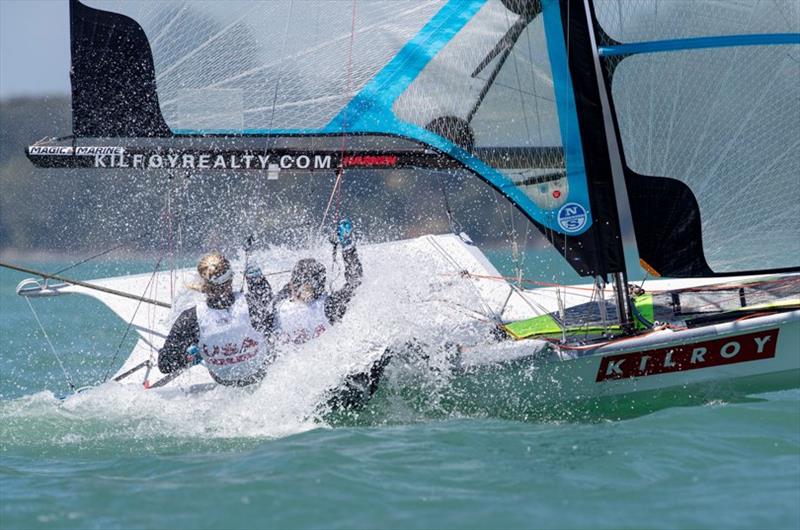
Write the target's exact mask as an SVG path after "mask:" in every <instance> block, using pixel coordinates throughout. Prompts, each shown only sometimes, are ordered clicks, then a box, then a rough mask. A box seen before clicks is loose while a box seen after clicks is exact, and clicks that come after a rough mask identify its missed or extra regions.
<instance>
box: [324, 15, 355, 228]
mask: <svg viewBox="0 0 800 530" xmlns="http://www.w3.org/2000/svg"><path fill="white" fill-rule="evenodd" d="M352 6H353V7H352V13H351V18H350V46H349V49H348V51H347V92H346V94H347V95H348V96H349V95H350V94H352V93H353V43H354V42H355V36H356V0H353V2H352ZM348 107H349V105H345V107H344V114H343V115H342V143H341V147H340V151H341V155H340V156H341V158H342V162H344V153H345V149H346V147H347V118H348V115H347V114H348V112H347V110H348ZM343 180H344V164H343V163H342V164H340V166H339V168H338V170H337V173H336V181H335V182H334V183H333V190H331V196H330V198H328V204H327V206H325V213H323V214H322V221H321V222H320V224H319V231H320V232H322V228H323V227H324V226H325V220H326V219H327V218H328V212H329V211H330V209H331V205H332V204H333V199H334V197H336V199H337V201H336V216H337V217H338V216H339V213H340V210H341V207H342V193H341V190H342V181H343Z"/></svg>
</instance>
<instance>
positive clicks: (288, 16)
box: [250, 2, 294, 129]
mask: <svg viewBox="0 0 800 530" xmlns="http://www.w3.org/2000/svg"><path fill="white" fill-rule="evenodd" d="M293 7H294V2H289V12H288V13H287V14H286V24H285V25H284V27H283V42H282V43H281V54H280V56H281V57H283V56H284V55H286V41H287V40H288V39H287V35H288V34H289V21H290V20H292V8H293ZM282 79H283V76H282V75H279V76H278V78H277V79H276V80H275V92H274V93H273V94H272V112H271V114H270V117H269V129H272V128H273V125H274V124H275V109H276V107H275V105H276V103H277V102H278V87H280V85H281V80H282ZM250 112H253V111H252V110H251V111H250Z"/></svg>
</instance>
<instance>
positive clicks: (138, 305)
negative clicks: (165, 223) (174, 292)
mask: <svg viewBox="0 0 800 530" xmlns="http://www.w3.org/2000/svg"><path fill="white" fill-rule="evenodd" d="M162 259H164V256H161V257H160V258H158V261H157V262H156V266H155V269H153V274H151V275H150V279H149V280H148V281H147V285H145V287H144V292H143V293H142V296H141V297H140V298H139V301H138V302H137V303H136V309H134V310H133V316H131V319H130V321H128V327H127V328H125V333H124V334H123V335H122V338H121V339H120V341H119V344H117V349H116V351H114V356H113V357H112V358H111V361H109V363H108V365H107V366H106V371H105V373H104V374H103V382H106V381H108V377H109V375H110V373H111V367H112V366H113V365H114V363H115V362H116V360H117V356H118V355H119V351H120V349H121V348H122V345H123V344H124V343H125V339H126V338H128V333H129V332H130V331H131V327H133V321H134V319H135V318H136V314H137V313H138V312H139V308H140V307H141V306H142V302H143V301H144V299H145V297H144V295H146V294H147V290H148V289H149V288H150V284H152V283H153V279H154V278H155V277H156V273H157V272H158V268H159V266H160V265H161V260H162ZM28 303H30V302H28Z"/></svg>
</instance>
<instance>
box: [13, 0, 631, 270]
mask: <svg viewBox="0 0 800 530" xmlns="http://www.w3.org/2000/svg"><path fill="white" fill-rule="evenodd" d="M568 9H569V5H568V3H567V2H559V1H557V0H542V1H539V0H534V1H530V2H520V1H511V0H502V1H501V0H468V1H462V0H450V1H445V0H429V1H424V2H420V1H394V0H392V1H371V2H354V1H352V0H341V1H328V2H321V3H319V4H315V9H301V8H300V7H299V6H298V5H297V4H296V3H293V2H268V3H260V2H257V3H250V2H227V3H225V4H224V5H222V4H216V3H202V2H131V3H125V4H122V5H120V4H118V3H116V2H113V3H112V2H105V1H100V0H92V1H89V0H87V1H85V2H83V3H82V2H80V1H79V0H71V18H72V51H73V57H72V62H73V73H72V75H73V121H74V127H73V129H74V130H73V133H74V135H75V138H73V139H71V140H69V142H67V141H64V142H61V143H55V144H53V143H49V144H48V143H45V144H39V145H36V146H31V148H30V149H29V156H30V158H31V159H32V160H33V161H34V162H35V163H37V164H40V165H51V166H54V165H62V166H64V165H66V166H75V165H81V166H99V167H119V166H122V167H134V168H142V169H147V168H155V169H191V170H196V169H199V168H203V169H214V168H224V169H236V168H240V167H243V164H245V163H248V164H249V163H251V162H252V163H256V161H258V160H259V159H258V155H259V154H261V155H262V156H265V157H266V156H269V163H272V162H275V161H282V160H286V161H287V164H290V166H291V168H293V169H296V168H300V169H332V168H333V167H336V166H349V167H370V168H380V167H394V166H396V165H400V166H402V167H413V166H416V167H421V168H424V167H428V168H430V167H434V168H452V169H459V170H467V171H469V172H471V173H473V174H474V175H475V176H477V177H479V178H480V179H482V180H483V181H485V182H486V183H488V184H489V185H490V186H491V187H493V188H495V189H496V190H498V191H499V192H501V193H502V194H503V195H504V196H506V197H507V198H508V199H509V200H510V201H511V202H512V203H513V204H514V205H515V206H517V207H518V208H519V209H520V210H521V211H522V212H524V214H525V215H526V216H527V217H528V218H529V219H530V220H531V221H533V223H534V224H535V226H536V227H537V228H539V230H540V231H541V232H542V233H544V234H545V235H546V237H547V238H548V239H549V240H550V241H551V242H552V243H553V244H554V246H555V247H556V248H557V249H558V250H559V251H560V252H561V253H562V254H563V255H564V256H565V258H566V259H567V261H568V262H569V263H570V264H571V265H572V267H573V268H574V269H575V270H576V271H577V272H578V273H579V274H581V275H591V276H605V275H607V274H609V273H617V272H620V271H624V260H623V257H622V245H621V239H620V236H619V221H618V215H617V210H616V205H615V201H614V192H613V183H612V179H611V171H610V167H609V157H608V154H607V153H606V139H605V137H604V132H603V130H602V127H599V126H598V122H597V121H596V119H598V118H599V114H598V111H597V109H598V108H599V103H598V101H597V99H598V91H597V83H596V79H595V78H590V79H589V80H588V81H587V80H586V79H583V78H584V77H585V73H584V69H583V66H582V65H581V64H580V63H576V57H580V55H576V54H575V53H574V52H575V50H576V49H579V48H580V49H581V50H584V52H585V48H586V46H588V45H589V43H588V40H585V39H584V41H582V42H580V43H573V37H572V36H569V35H568V31H567V28H568V26H567V25H565V21H566V22H568V21H569V13H568V12H567V10H568ZM576 76H578V77H580V79H576ZM579 85H583V88H582V89H581V90H580V92H578V91H576V90H577V87H578V86H579ZM592 85H594V88H593V89H592V88H587V87H591V86H592ZM331 137H336V138H341V140H339V141H335V140H333V139H332V138H331ZM90 138H91V140H89V139H90ZM108 138H112V140H109V139H108ZM113 138H116V139H113ZM121 138H125V140H122V139H121ZM147 138H154V139H153V140H146V139H147ZM156 139H157V140H156ZM265 139H266V140H265ZM101 148H102V149H101ZM59 149H60V150H59ZM220 154H222V155H224V162H221V163H220V164H221V165H220V166H214V163H215V162H217V156H218V155H220ZM205 155H209V156H207V157H206V156H205ZM286 156H289V157H291V160H296V159H298V157H299V156H303V157H307V158H302V159H300V160H301V162H300V163H301V164H307V165H305V167H303V166H302V165H299V166H298V165H293V164H294V162H291V163H290V162H288V161H289V158H284V157H286ZM315 156H320V157H322V158H320V159H319V160H321V161H322V163H321V164H319V165H315V162H316V160H317V159H316V158H315ZM231 157H233V158H231ZM326 157H327V158H326ZM201 158H202V159H203V160H205V162H206V163H205V165H201ZM151 160H152V164H151ZM265 160H266V159H261V161H262V162H264V161H265ZM308 160H310V162H308ZM262 165H269V164H266V163H262ZM254 168H256V169H265V168H259V167H258V166H254ZM278 169H284V168H282V167H279V168H278Z"/></svg>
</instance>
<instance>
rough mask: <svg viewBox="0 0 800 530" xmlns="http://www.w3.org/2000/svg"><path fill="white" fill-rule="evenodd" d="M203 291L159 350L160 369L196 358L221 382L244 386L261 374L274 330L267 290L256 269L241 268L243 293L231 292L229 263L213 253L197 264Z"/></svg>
mask: <svg viewBox="0 0 800 530" xmlns="http://www.w3.org/2000/svg"><path fill="white" fill-rule="evenodd" d="M197 272H198V273H199V274H200V278H201V280H202V284H201V285H199V286H195V288H197V289H198V290H200V291H201V292H203V293H204V294H205V295H206V299H205V301H204V302H201V303H199V304H198V305H197V306H196V307H192V308H190V309H187V310H185V311H184V312H183V313H181V315H180V316H179V317H178V319H177V320H176V321H175V324H174V325H173V326H172V329H171V330H170V332H169V335H168V336H167V339H166V341H165V342H164V346H163V347H162V348H161V350H159V353H158V368H159V370H161V372H162V373H170V372H174V371H175V370H180V369H183V368H185V367H187V366H190V365H192V364H197V363H199V362H201V361H203V362H204V363H205V366H206V368H208V371H209V373H210V374H211V377H213V378H214V380H215V381H217V382H218V383H220V384H224V385H232V386H246V385H249V384H252V383H256V382H258V381H260V380H261V379H262V378H263V377H264V373H265V370H266V365H267V364H268V362H269V361H270V359H271V352H270V346H269V343H268V340H267V336H268V335H269V334H270V332H271V331H272V328H273V320H274V315H273V309H272V288H271V287H270V285H269V282H267V280H266V278H264V275H263V274H262V273H261V270H260V269H259V268H258V267H254V266H251V267H248V268H247V270H246V271H245V278H246V283H247V293H246V294H243V293H234V291H233V270H232V269H231V265H230V262H229V261H228V260H227V259H226V258H225V256H223V255H222V254H220V253H218V252H212V253H211V254H208V255H206V256H204V257H203V258H202V259H201V260H200V262H199V263H198V265H197Z"/></svg>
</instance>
